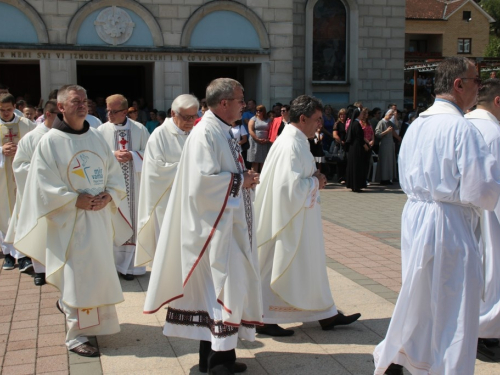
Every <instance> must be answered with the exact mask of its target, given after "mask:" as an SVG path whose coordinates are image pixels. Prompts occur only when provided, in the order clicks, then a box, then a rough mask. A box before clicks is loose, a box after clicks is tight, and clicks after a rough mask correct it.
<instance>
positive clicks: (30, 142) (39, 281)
mask: <svg viewBox="0 0 500 375" xmlns="http://www.w3.org/2000/svg"><path fill="white" fill-rule="evenodd" d="M43 112H44V117H45V121H44V122H43V123H42V124H40V125H38V126H37V127H36V128H35V129H34V130H32V131H31V132H29V133H28V134H26V136H24V137H23V138H22V139H21V140H20V141H19V143H18V144H17V152H16V156H14V161H13V162H12V170H13V171H14V176H15V178H16V186H17V192H16V204H15V205H14V211H13V213H12V217H11V220H10V225H9V229H8V231H7V236H6V241H7V242H8V243H13V242H14V239H15V234H16V227H17V222H18V216H19V210H20V208H21V202H22V196H23V192H24V187H25V185H26V179H27V177H28V171H29V170H30V166H31V158H32V156H33V154H34V153H35V149H36V146H37V145H38V142H40V139H42V137H43V136H44V135H45V134H47V133H48V132H49V130H50V129H51V128H52V123H53V122H54V120H55V118H56V116H57V113H59V109H58V108H57V102H56V101H55V100H49V101H48V102H47V103H45V107H44V111H43ZM33 268H34V269H35V277H34V282H35V285H39V286H40V285H43V284H45V267H44V266H43V265H42V264H41V263H38V262H37V261H33Z"/></svg>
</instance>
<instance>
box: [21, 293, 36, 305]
mask: <svg viewBox="0 0 500 375" xmlns="http://www.w3.org/2000/svg"><path fill="white" fill-rule="evenodd" d="M35 302H38V297H36V298H33V296H30V295H27V296H19V297H17V299H16V305H17V304H19V305H22V304H29V303H35Z"/></svg>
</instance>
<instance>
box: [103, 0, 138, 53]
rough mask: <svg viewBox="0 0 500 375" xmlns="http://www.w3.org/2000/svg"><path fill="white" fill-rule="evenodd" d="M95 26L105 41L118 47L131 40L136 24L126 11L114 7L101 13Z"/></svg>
mask: <svg viewBox="0 0 500 375" xmlns="http://www.w3.org/2000/svg"><path fill="white" fill-rule="evenodd" d="M94 25H95V29H96V31H97V34H98V35H99V37H100V38H101V39H102V40H103V41H105V42H106V43H108V44H112V45H114V46H116V45H119V44H123V43H125V42H126V41H127V40H129V39H130V37H131V36H132V32H133V31H134V26H135V23H133V22H132V19H131V18H130V16H129V14H128V13H127V12H126V11H125V10H123V9H121V8H118V7H116V6H112V7H108V8H105V9H104V10H103V11H102V12H101V13H99V15H98V16H97V19H96V20H95V21H94Z"/></svg>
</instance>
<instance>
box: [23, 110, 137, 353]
mask: <svg viewBox="0 0 500 375" xmlns="http://www.w3.org/2000/svg"><path fill="white" fill-rule="evenodd" d="M59 116H60V115H59ZM55 123H56V121H54V124H55ZM87 126H88V124H87ZM104 191H106V192H108V193H109V194H110V195H111V197H112V201H111V202H110V203H108V205H107V206H106V207H105V208H103V209H101V210H99V211H90V210H82V209H79V208H77V207H76V206H75V204H76V201H77V198H78V195H79V194H81V193H87V194H91V195H98V194H100V193H102V192H104ZM124 199H126V190H125V183H124V179H123V175H122V173H121V170H120V166H119V165H118V162H117V161H116V159H115V157H114V155H113V152H112V151H111V149H110V148H109V146H108V145H107V144H106V142H105V141H104V139H103V138H102V136H101V135H100V134H99V133H98V132H97V131H95V130H94V129H92V128H90V129H89V130H88V131H87V132H85V133H84V134H71V133H67V132H63V131H60V130H56V129H53V130H51V131H50V132H48V133H47V134H46V135H45V136H44V137H43V138H42V139H41V140H40V142H39V144H38V147H37V148H36V150H35V153H34V155H33V157H32V159H31V166H30V169H29V172H28V176H27V180H26V185H25V188H24V194H23V199H22V202H21V207H20V214H19V222H18V225H17V228H16V237H15V242H14V246H15V247H16V249H18V250H19V251H20V252H22V253H23V254H26V255H27V256H29V257H31V258H32V259H33V260H36V261H38V262H39V263H41V264H43V265H44V266H45V267H46V280H47V283H49V284H52V285H54V286H55V287H56V288H57V289H58V290H59V291H60V292H61V300H60V302H61V304H62V306H63V308H64V310H65V311H66V310H67V309H71V310H72V311H74V313H73V317H72V321H71V322H70V321H68V326H69V331H68V336H71V335H73V338H74V336H75V335H76V334H82V333H83V334H85V332H87V334H91V335H96V334H110V333H114V332H117V330H119V326H118V324H117V318H116V311H115V309H114V305H115V304H117V303H120V302H123V294H122V290H121V286H120V282H119V280H118V276H117V273H116V270H115V267H114V260H113V240H114V241H115V243H123V242H124V241H125V239H126V238H130V235H131V233H132V230H131V228H130V226H129V225H128V223H127V222H126V221H125V220H122V222H121V225H116V224H114V223H113V222H112V220H111V216H112V215H113V214H114V213H115V212H116V211H117V209H118V206H119V205H120V203H121V201H122V200H124ZM70 315H71V314H70V313H68V312H67V317H69V316H70ZM110 322H113V323H114V324H108V323H110ZM68 336H67V337H68ZM76 345H78V343H76V344H73V346H76ZM70 349H71V347H70Z"/></svg>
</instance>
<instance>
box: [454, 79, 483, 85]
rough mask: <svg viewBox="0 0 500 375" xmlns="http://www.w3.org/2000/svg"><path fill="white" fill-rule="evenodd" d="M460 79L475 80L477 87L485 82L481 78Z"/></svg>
mask: <svg viewBox="0 0 500 375" xmlns="http://www.w3.org/2000/svg"><path fill="white" fill-rule="evenodd" d="M460 79H473V80H474V83H475V84H476V85H479V86H481V85H482V84H483V80H482V79H481V78H479V77H474V78H469V77H460Z"/></svg>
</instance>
